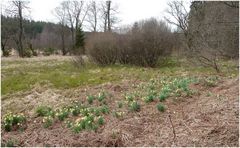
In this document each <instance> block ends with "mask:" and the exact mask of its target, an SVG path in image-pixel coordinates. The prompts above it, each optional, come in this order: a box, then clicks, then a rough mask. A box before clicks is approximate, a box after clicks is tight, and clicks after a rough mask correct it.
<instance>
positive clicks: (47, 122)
mask: <svg viewBox="0 0 240 148" xmlns="http://www.w3.org/2000/svg"><path fill="white" fill-rule="evenodd" d="M52 124H53V117H51V116H47V117H43V127H45V128H48V127H50V126H52Z"/></svg>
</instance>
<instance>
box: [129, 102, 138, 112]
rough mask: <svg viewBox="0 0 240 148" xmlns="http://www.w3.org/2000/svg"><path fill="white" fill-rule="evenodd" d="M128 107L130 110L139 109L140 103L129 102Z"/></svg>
mask: <svg viewBox="0 0 240 148" xmlns="http://www.w3.org/2000/svg"><path fill="white" fill-rule="evenodd" d="M129 107H130V110H131V111H140V105H139V104H138V102H136V101H133V102H131V103H130V104H129Z"/></svg>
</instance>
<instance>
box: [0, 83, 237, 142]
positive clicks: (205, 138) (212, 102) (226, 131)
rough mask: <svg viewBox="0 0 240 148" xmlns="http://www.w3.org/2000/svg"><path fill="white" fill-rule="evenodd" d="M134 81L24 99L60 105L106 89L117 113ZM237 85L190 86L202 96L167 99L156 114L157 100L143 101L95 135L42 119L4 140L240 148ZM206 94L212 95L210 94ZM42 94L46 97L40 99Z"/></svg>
mask: <svg viewBox="0 0 240 148" xmlns="http://www.w3.org/2000/svg"><path fill="white" fill-rule="evenodd" d="M133 83H139V82H137V81H134V82H132V81H123V82H121V83H119V84H118V85H116V84H111V83H109V84H104V85H99V86H96V87H89V88H85V89H76V90H74V91H73V90H66V91H64V93H63V92H61V91H58V90H51V91H49V92H48V90H46V91H42V92H38V93H39V94H40V95H38V94H37V92H35V93H32V94H27V95H26V96H24V97H23V98H24V99H23V100H25V99H26V100H28V101H32V102H33V103H32V104H35V103H36V104H38V102H39V101H40V102H41V101H43V102H44V103H46V104H49V105H54V104H58V103H57V102H61V101H62V102H67V101H68V100H67V99H72V100H77V99H80V98H82V99H84V98H83V96H85V95H86V93H87V92H91V93H93V94H94V93H96V92H99V91H100V90H101V89H105V90H107V91H108V92H109V93H110V94H112V97H110V98H107V99H108V100H107V103H108V105H109V107H110V109H111V110H114V109H117V106H116V103H115V101H117V100H122V94H124V92H126V91H130V90H131V89H132V88H131V86H130V85H129V84H133ZM238 84H239V83H238V79H237V80H236V79H230V80H224V81H223V82H222V83H221V84H220V85H218V86H216V87H212V88H206V87H201V86H198V85H195V86H192V87H193V88H198V91H199V94H198V95H194V96H192V97H189V98H182V99H180V100H175V99H174V98H169V99H168V100H167V101H166V102H165V103H164V104H166V106H167V110H166V112H164V113H160V112H158V111H157V109H156V104H157V101H155V102H151V103H149V104H145V103H143V102H142V104H141V111H140V112H137V113H133V112H128V113H127V114H126V115H125V116H124V117H123V118H122V119H117V118H115V117H113V116H112V114H109V115H105V117H104V118H105V121H106V123H105V124H104V125H103V126H102V127H100V128H99V129H98V130H97V131H96V132H93V131H82V132H80V133H78V134H76V133H74V132H73V131H71V130H70V129H68V128H67V127H66V125H65V124H64V123H63V122H59V121H57V120H56V122H55V123H54V124H53V126H51V127H50V128H47V129H46V128H43V126H42V123H41V118H39V117H31V118H30V119H31V120H30V119H29V120H28V123H27V126H28V127H27V128H26V130H25V131H22V132H20V131H13V132H5V131H2V142H5V141H7V140H9V139H17V141H18V146H236V147H237V146H238V145H239V141H238V140H239V127H238V125H239V118H238V117H239V115H238V113H239V106H238V100H239V98H238V96H239V85H238ZM207 91H210V92H211V93H212V95H210V96H208V95H206V94H207ZM44 93H46V95H45V96H44V97H42V98H41V95H42V94H44ZM48 93H49V94H48ZM47 94H48V95H47ZM19 98H20V97H19ZM28 98H29V99H28ZM48 101H49V102H48ZM18 103H19V102H18ZM10 104H11V103H10ZM10 104H6V106H8V105H10ZM95 105H97V104H95ZM125 111H126V110H125ZM34 121H35V122H36V123H34ZM173 130H175V136H174V132H173Z"/></svg>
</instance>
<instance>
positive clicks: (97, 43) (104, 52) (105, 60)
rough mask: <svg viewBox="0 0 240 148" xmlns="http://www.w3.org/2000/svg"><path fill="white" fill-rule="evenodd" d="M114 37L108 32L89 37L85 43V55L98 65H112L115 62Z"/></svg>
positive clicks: (115, 41) (115, 45)
mask: <svg viewBox="0 0 240 148" xmlns="http://www.w3.org/2000/svg"><path fill="white" fill-rule="evenodd" d="M117 48H118V47H117V39H116V35H115V34H113V33H110V32H105V33H96V34H93V35H91V37H89V39H88V40H87V43H86V49H87V51H86V52H87V55H88V56H89V58H90V60H92V61H93V62H95V63H96V64H99V65H109V64H114V63H115V62H116V60H117Z"/></svg>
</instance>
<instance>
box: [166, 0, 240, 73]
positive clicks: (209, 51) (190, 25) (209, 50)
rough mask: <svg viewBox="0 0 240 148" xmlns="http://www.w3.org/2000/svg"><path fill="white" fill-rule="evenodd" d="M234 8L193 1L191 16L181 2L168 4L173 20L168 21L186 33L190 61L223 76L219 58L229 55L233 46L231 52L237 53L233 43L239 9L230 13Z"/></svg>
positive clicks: (228, 5) (215, 3)
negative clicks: (210, 68) (196, 62)
mask: <svg viewBox="0 0 240 148" xmlns="http://www.w3.org/2000/svg"><path fill="white" fill-rule="evenodd" d="M235 5H236V4H235V3H227V4H226V3H222V2H204V1H193V2H192V4H191V10H190V12H189V13H188V11H187V9H186V7H184V6H185V5H184V3H183V2H182V1H172V2H170V3H169V4H168V6H169V9H168V10H167V13H168V14H169V15H170V16H171V17H172V18H173V19H170V17H168V18H165V19H166V20H167V21H168V23H170V24H173V25H176V26H177V27H178V28H180V29H181V31H182V32H183V36H184V40H183V43H184V44H183V45H185V49H187V50H186V53H187V54H186V55H189V57H191V58H188V59H189V60H192V59H193V61H198V63H201V64H202V65H205V66H209V67H212V68H214V69H215V70H216V71H217V72H220V67H219V64H218V61H219V58H221V57H223V55H224V54H229V51H230V50H229V47H231V46H232V51H233V52H235V51H236V50H235V49H236V48H235V47H236V46H235V45H234V43H235V42H236V41H235V39H236V38H237V37H236V34H237V32H238V31H237V32H236V31H235V30H236V29H238V25H239V23H238V9H236V10H231V11H230V10H229V9H232V8H235ZM236 25H237V26H236ZM232 38H234V39H232ZM228 44H229V46H228ZM226 45H227V46H226ZM237 46H238V45H237ZM193 61H191V62H193Z"/></svg>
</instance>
